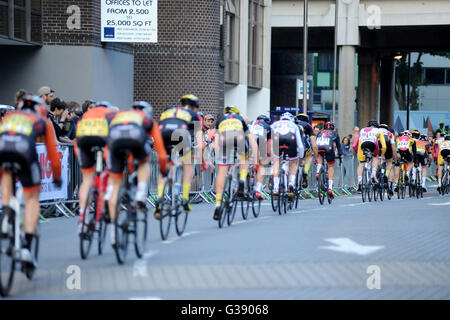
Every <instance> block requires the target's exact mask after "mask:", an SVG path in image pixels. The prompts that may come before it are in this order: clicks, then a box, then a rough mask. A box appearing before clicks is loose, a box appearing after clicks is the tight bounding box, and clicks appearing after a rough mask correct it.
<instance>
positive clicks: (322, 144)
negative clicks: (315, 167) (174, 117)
mask: <svg viewBox="0 0 450 320" xmlns="http://www.w3.org/2000/svg"><path fill="white" fill-rule="evenodd" d="M316 144H317V149H318V151H319V153H322V152H323V153H325V159H326V160H327V162H328V163H329V164H331V165H332V164H334V162H335V149H334V145H335V144H336V146H337V149H338V154H339V156H342V145H341V141H340V138H339V134H338V133H337V132H336V131H334V130H328V129H325V130H321V131H320V132H319V134H318V135H317V138H316Z"/></svg>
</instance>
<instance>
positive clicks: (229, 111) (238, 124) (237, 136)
mask: <svg viewBox="0 0 450 320" xmlns="http://www.w3.org/2000/svg"><path fill="white" fill-rule="evenodd" d="M216 129H217V130H216V135H215V138H214V143H215V149H216V155H218V156H219V157H218V159H217V160H218V163H219V168H218V170H217V177H216V208H215V210H214V216H213V219H214V220H218V219H219V218H220V205H221V203H222V194H223V188H224V186H225V178H226V175H227V170H228V165H229V163H228V160H229V159H228V157H229V155H230V154H231V153H232V152H235V150H236V152H237V154H238V156H239V164H240V166H239V169H240V173H239V190H238V195H239V196H243V195H244V196H245V191H244V190H245V181H246V179H247V173H248V163H247V162H246V161H245V160H246V159H247V158H248V151H249V149H248V148H249V146H248V143H249V144H250V147H251V148H252V152H253V160H254V161H255V163H258V162H257V161H258V145H257V143H256V138H255V136H254V135H253V134H252V133H251V132H250V131H249V130H248V126H247V124H246V123H245V120H244V118H243V117H242V116H241V115H240V111H239V109H238V108H237V107H236V106H227V107H225V108H224V109H223V115H222V116H221V117H220V118H219V119H218V120H217V124H216ZM247 140H248V141H247Z"/></svg>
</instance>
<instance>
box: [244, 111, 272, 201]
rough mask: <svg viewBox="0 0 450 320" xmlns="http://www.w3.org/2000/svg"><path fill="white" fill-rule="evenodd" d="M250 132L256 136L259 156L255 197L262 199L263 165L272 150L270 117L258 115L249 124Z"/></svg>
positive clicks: (268, 159)
mask: <svg viewBox="0 0 450 320" xmlns="http://www.w3.org/2000/svg"><path fill="white" fill-rule="evenodd" d="M249 130H250V132H251V133H252V134H253V135H254V136H255V137H256V138H257V143H258V150H259V157H258V162H257V166H258V169H257V171H258V172H257V174H256V187H255V197H256V198H257V199H260V200H263V199H264V195H263V194H262V181H263V179H264V165H266V164H267V163H268V161H270V157H271V150H272V131H271V129H270V118H269V117H268V116H266V115H260V116H258V117H257V118H256V120H255V121H252V122H251V123H250V126H249Z"/></svg>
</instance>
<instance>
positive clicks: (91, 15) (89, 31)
mask: <svg viewBox="0 0 450 320" xmlns="http://www.w3.org/2000/svg"><path fill="white" fill-rule="evenodd" d="M72 5H76V6H78V7H79V8H80V18H81V24H80V27H81V28H80V29H72V30H70V29H69V28H68V27H67V20H68V18H69V17H70V16H71V15H72V13H67V8H68V7H70V6H72ZM100 9H101V7H100V1H98V0H83V1H75V0H42V44H44V45H74V46H96V47H104V48H108V49H113V50H118V51H123V52H127V53H133V45H132V44H128V43H102V42H101V30H100V27H101V12H100Z"/></svg>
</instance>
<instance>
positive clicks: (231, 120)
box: [216, 113, 249, 165]
mask: <svg viewBox="0 0 450 320" xmlns="http://www.w3.org/2000/svg"><path fill="white" fill-rule="evenodd" d="M216 129H217V131H216V133H217V134H219V161H220V163H219V165H227V164H228V162H229V160H232V159H228V157H229V156H230V155H232V153H233V152H234V151H235V150H236V151H237V154H238V156H239V157H240V158H244V157H248V150H249V146H248V141H247V138H246V132H247V131H248V126H247V124H246V123H245V121H244V119H243V118H242V117H241V116H240V115H239V114H236V113H227V114H224V115H222V116H221V117H220V118H219V120H217V124H216Z"/></svg>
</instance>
